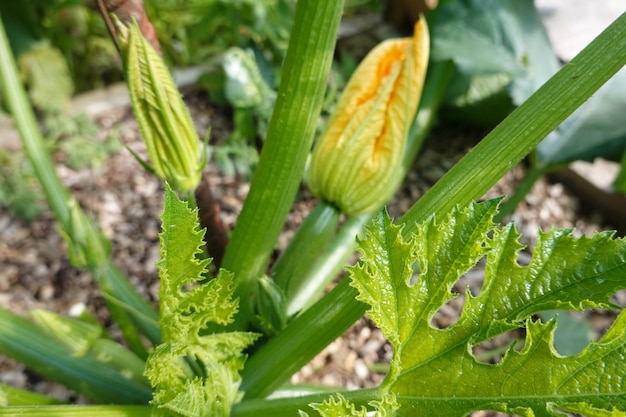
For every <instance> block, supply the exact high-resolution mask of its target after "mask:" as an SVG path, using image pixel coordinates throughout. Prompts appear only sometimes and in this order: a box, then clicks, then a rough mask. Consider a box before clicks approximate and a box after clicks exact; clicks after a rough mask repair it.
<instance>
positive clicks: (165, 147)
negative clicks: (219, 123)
mask: <svg viewBox="0 0 626 417" xmlns="http://www.w3.org/2000/svg"><path fill="white" fill-rule="evenodd" d="M118 28H119V31H120V46H121V49H122V54H123V58H124V69H125V72H126V82H127V84H128V89H129V92H130V97H131V103H132V107H133V112H134V114H135V118H136V119H137V123H138V124H139V128H140V130H141V134H142V136H143V139H144V142H145V143H146V147H147V149H148V155H149V157H150V161H151V162H152V169H153V170H154V172H155V174H156V175H158V176H159V177H161V178H163V179H165V180H167V181H168V182H169V183H170V185H171V186H172V187H173V188H174V189H176V190H178V191H190V190H193V189H194V188H196V187H197V186H198V184H199V183H200V175H201V171H202V169H203V168H204V164H205V159H206V158H204V157H202V156H201V154H202V149H201V146H200V141H199V140H198V135H197V134H196V131H195V128H194V125H193V122H192V120H191V116H190V115H189V111H188V110H187V107H186V106H185V103H184V102H183V100H182V98H181V96H180V93H179V91H178V88H177V87H176V84H175V83H174V80H173V79H172V76H171V75H170V73H169V71H168V70H167V67H166V66H165V64H164V63H163V60H162V59H161V56H160V55H159V54H158V53H157V51H156V50H155V49H154V48H153V47H152V45H151V44H150V43H149V42H148V41H147V40H146V39H145V38H144V37H143V35H142V34H141V31H140V30H139V27H138V26H137V23H136V22H133V23H132V24H131V25H130V26H129V27H128V28H127V27H125V26H124V25H123V24H121V23H118Z"/></svg>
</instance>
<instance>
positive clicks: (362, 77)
mask: <svg viewBox="0 0 626 417" xmlns="http://www.w3.org/2000/svg"><path fill="white" fill-rule="evenodd" d="M428 53H429V37H428V29H427V27H426V23H425V21H424V19H423V18H422V19H420V20H419V21H418V22H417V23H416V25H415V34H414V36H413V37H412V38H405V39H390V40H387V41H385V42H383V43H381V44H380V45H378V46H377V47H376V48H374V49H373V50H372V51H371V52H370V53H369V54H368V56H367V57H365V59H364V60H363V62H361V64H360V65H359V67H358V68H357V69H356V71H355V73H354V75H353V76H352V78H351V79H350V81H349V82H348V85H347V86H346V89H345V91H344V92H343V94H342V95H341V97H340V99H339V102H338V104H337V110H336V112H335V113H334V114H333V116H332V117H331V119H330V120H329V122H328V125H327V126H326V129H325V131H324V133H323V134H322V137H321V138H320V139H319V140H318V142H317V144H316V146H315V149H314V150H313V154H312V156H311V161H310V164H309V171H308V176H307V180H308V185H309V188H310V189H311V191H312V192H313V194H315V195H316V196H317V197H319V198H321V199H322V200H325V201H327V202H330V203H332V204H335V205H336V206H337V207H339V209H340V210H341V211H342V212H344V213H345V214H347V215H349V216H357V215H360V214H365V213H369V212H372V211H374V210H376V209H379V208H380V207H382V206H383V205H384V204H385V203H386V202H387V201H388V200H389V198H391V196H392V194H393V193H394V192H395V190H396V188H397V186H398V185H399V183H400V181H401V180H402V168H401V162H402V158H403V156H404V151H405V147H406V140H407V135H408V131H409V128H410V126H411V123H412V122H413V119H414V117H415V112H416V111H417V106H418V104H419V99H420V97H421V94H422V87H423V85H424V78H425V75H426V67H427V64H428Z"/></svg>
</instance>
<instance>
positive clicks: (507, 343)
mask: <svg viewBox="0 0 626 417" xmlns="http://www.w3.org/2000/svg"><path fill="white" fill-rule="evenodd" d="M525 337H526V331H525V329H523V328H519V329H514V330H511V331H508V332H505V333H502V334H499V335H497V336H496V337H494V338H491V339H489V340H485V341H484V342H481V343H478V344H476V345H474V346H472V354H473V355H474V357H475V358H476V360H477V361H478V362H482V363H489V364H496V363H499V362H500V361H501V360H502V358H503V357H504V354H505V353H506V352H507V351H508V350H509V349H510V348H511V346H513V348H514V349H515V350H516V351H518V352H519V351H520V350H521V349H522V348H523V347H524V340H525Z"/></svg>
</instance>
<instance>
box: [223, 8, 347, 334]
mask: <svg viewBox="0 0 626 417" xmlns="http://www.w3.org/2000/svg"><path fill="white" fill-rule="evenodd" d="M343 5H344V0H319V1H316V2H310V1H299V2H298V4H297V6H296V14H295V22H294V25H293V32H292V34H291V39H290V41H289V47H288V49H287V55H286V57H285V64H284V66H283V71H282V79H281V83H280V87H279V89H278V98H277V100H276V105H275V107H274V112H273V114H272V118H271V120H270V124H269V128H268V133H267V139H266V141H265V144H264V146H263V150H262V152H261V157H260V161H259V164H258V165H257V167H256V170H255V173H254V177H253V178H252V183H251V185H250V192H249V194H248V197H247V198H246V201H245V203H244V206H243V209H242V212H241V215H240V216H239V219H238V222H237V226H236V227H235V230H234V232H233V235H232V239H231V241H230V244H229V246H228V248H227V249H226V253H225V255H224V261H223V264H222V267H223V268H224V269H227V270H229V271H231V272H233V273H234V275H235V282H236V291H235V296H238V297H239V299H240V300H241V301H242V302H241V303H240V312H239V314H238V315H237V318H236V320H237V323H236V324H235V327H239V328H245V326H246V324H247V323H248V322H249V321H250V319H251V314H252V307H251V302H250V297H251V290H252V289H253V288H254V285H252V284H253V281H254V280H255V279H256V278H257V277H259V276H260V274H261V273H262V272H263V271H264V269H265V266H266V264H267V261H268V259H269V257H270V255H271V253H272V250H273V249H274V244H275V242H276V239H277V238H278V235H279V234H280V232H281V230H282V227H283V225H284V222H285V219H286V218H287V214H288V213H289V210H290V208H291V206H292V204H293V201H294V200H295V197H296V193H297V191H298V187H299V185H300V181H301V179H302V174H303V172H304V166H305V163H306V159H307V156H308V154H309V151H310V149H311V144H312V142H313V135H314V133H315V129H316V126H317V122H318V118H319V113H320V111H321V107H322V101H323V98H324V91H325V90H326V83H327V80H328V74H329V71H330V65H331V62H332V58H333V51H334V45H335V39H336V37H337V30H338V28H339V22H340V20H341V14H342V10H343Z"/></svg>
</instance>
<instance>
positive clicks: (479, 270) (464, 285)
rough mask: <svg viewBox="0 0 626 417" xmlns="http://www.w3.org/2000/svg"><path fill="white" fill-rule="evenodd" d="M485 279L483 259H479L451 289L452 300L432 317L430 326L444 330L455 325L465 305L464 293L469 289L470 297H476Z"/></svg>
mask: <svg viewBox="0 0 626 417" xmlns="http://www.w3.org/2000/svg"><path fill="white" fill-rule="evenodd" d="M484 277H485V258H483V259H481V260H480V261H479V262H478V263H477V264H476V265H475V266H474V267H473V268H472V269H470V270H469V271H467V272H466V273H465V274H464V275H463V276H462V277H461V278H460V279H459V280H458V281H457V282H456V283H455V284H454V286H453V287H452V291H451V292H452V294H454V298H452V299H450V300H448V302H447V303H445V304H444V305H442V306H441V307H440V308H439V310H437V312H436V313H435V314H434V315H433V318H432V320H431V323H430V324H431V326H433V327H434V328H437V329H445V328H448V327H450V326H452V325H453V324H455V323H456V322H457V321H458V320H459V318H460V317H461V311H462V310H463V307H464V305H465V293H466V289H468V288H469V290H470V293H471V294H472V296H474V297H475V296H477V295H478V294H479V293H480V290H481V288H482V285H483V280H484Z"/></svg>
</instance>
